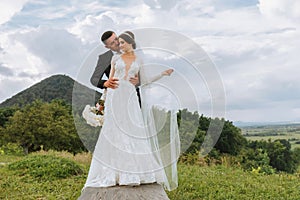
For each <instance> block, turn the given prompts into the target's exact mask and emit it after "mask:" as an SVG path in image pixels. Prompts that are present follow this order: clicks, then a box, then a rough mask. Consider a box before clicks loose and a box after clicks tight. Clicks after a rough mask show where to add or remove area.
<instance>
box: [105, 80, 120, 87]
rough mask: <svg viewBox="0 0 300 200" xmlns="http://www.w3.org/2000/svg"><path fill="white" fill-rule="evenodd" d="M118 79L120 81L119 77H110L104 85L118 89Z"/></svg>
mask: <svg viewBox="0 0 300 200" xmlns="http://www.w3.org/2000/svg"><path fill="white" fill-rule="evenodd" d="M118 81H119V79H117V78H110V79H108V80H107V81H105V82H104V84H103V85H104V87H107V88H111V89H116V88H117V87H118V85H119V84H118Z"/></svg>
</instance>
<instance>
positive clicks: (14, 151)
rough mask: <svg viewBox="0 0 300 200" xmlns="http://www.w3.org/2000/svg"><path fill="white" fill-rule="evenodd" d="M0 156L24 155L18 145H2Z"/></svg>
mask: <svg viewBox="0 0 300 200" xmlns="http://www.w3.org/2000/svg"><path fill="white" fill-rule="evenodd" d="M0 154H3V155H16V156H20V155H24V154H23V149H22V147H21V146H19V145H18V144H16V143H7V144H5V145H2V146H1V147H0Z"/></svg>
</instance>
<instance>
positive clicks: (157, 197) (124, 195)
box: [78, 184, 170, 200]
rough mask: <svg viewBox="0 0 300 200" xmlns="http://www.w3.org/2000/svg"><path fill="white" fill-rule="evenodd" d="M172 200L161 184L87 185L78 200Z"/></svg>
mask: <svg viewBox="0 0 300 200" xmlns="http://www.w3.org/2000/svg"><path fill="white" fill-rule="evenodd" d="M120 199H122V200H170V199H169V198H168V196H167V194H166V192H165V191H164V189H163V187H162V186H161V185H159V184H145V185H139V186H134V187H133V186H114V187H105V188H94V187H87V188H85V189H84V191H82V193H81V195H80V197H79V198H78V200H120Z"/></svg>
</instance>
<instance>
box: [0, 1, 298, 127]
mask: <svg viewBox="0 0 300 200" xmlns="http://www.w3.org/2000/svg"><path fill="white" fill-rule="evenodd" d="M0 9H1V10H0V11H1V12H0V102H2V101H4V100H5V99H7V98H10V97H12V96H13V95H15V94H17V93H18V92H20V91H22V90H24V89H26V88H28V87H29V86H31V85H33V84H35V83H37V82H39V81H40V80H42V79H44V78H46V77H49V76H51V75H54V74H66V75H69V76H71V77H72V78H74V79H76V77H77V74H78V68H79V67H80V65H81V63H82V62H83V61H84V59H86V57H87V56H88V55H89V53H90V52H91V50H93V49H95V48H96V47H97V46H99V45H100V43H99V35H100V34H101V33H102V32H103V31H105V30H107V29H113V30H115V31H116V32H120V31H122V30H128V29H129V30H130V29H139V28H145V27H155V28H164V29H168V30H172V31H176V32H178V33H180V34H183V35H185V36H187V37H189V38H191V39H192V40H193V41H195V42H196V43H198V44H199V45H200V46H201V47H202V48H203V50H204V51H205V52H207V53H208V55H209V56H210V58H211V60H212V61H213V62H214V63H215V66H216V67H217V69H218V71H219V73H220V76H221V78H222V81H223V85H224V88H225V94H226V119H229V120H231V121H248V122H257V121H263V122H276V121H293V122H296V121H300V57H299V53H298V52H300V39H299V38H300V30H299V28H300V25H299V24H300V23H299V21H300V1H299V0H272V1H270V0H114V1H109V0H103V1H95V0H82V1H79V0H72V1H71V0H51V1H50V0H14V1H11V0H1V2H0Z"/></svg>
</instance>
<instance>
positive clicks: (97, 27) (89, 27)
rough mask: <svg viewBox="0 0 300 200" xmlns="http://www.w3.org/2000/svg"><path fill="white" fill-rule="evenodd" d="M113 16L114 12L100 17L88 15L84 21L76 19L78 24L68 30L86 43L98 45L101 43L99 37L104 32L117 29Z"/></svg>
mask: <svg viewBox="0 0 300 200" xmlns="http://www.w3.org/2000/svg"><path fill="white" fill-rule="evenodd" d="M111 15H112V12H105V13H102V14H100V15H98V16H93V15H87V16H85V18H84V19H76V23H74V24H73V25H72V26H71V27H70V28H68V30H69V32H70V33H73V34H74V35H76V36H77V37H78V38H80V39H81V40H82V42H84V43H98V42H99V41H100V37H99V35H100V34H101V33H102V32H104V31H106V30H115V29H117V26H116V23H115V22H114V20H113V18H112V16H111Z"/></svg>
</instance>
